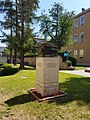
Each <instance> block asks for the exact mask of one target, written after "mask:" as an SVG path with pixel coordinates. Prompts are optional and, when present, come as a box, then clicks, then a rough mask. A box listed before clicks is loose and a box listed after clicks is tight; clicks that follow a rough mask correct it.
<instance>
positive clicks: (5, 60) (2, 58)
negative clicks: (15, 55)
mask: <svg viewBox="0 0 90 120" xmlns="http://www.w3.org/2000/svg"><path fill="white" fill-rule="evenodd" d="M5 62H7V57H2V56H0V64H1V63H5Z"/></svg>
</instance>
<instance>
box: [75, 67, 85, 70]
mask: <svg viewBox="0 0 90 120" xmlns="http://www.w3.org/2000/svg"><path fill="white" fill-rule="evenodd" d="M85 68H86V67H85V66H76V67H75V70H85Z"/></svg>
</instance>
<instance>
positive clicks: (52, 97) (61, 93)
mask: <svg viewBox="0 0 90 120" xmlns="http://www.w3.org/2000/svg"><path fill="white" fill-rule="evenodd" d="M28 93H30V94H32V95H33V96H34V97H35V98H36V99H37V100H38V101H39V102H42V101H44V100H52V99H55V98H59V97H65V96H67V93H64V92H62V91H60V90H59V91H58V94H56V95H50V96H42V95H41V94H40V93H38V92H37V91H36V89H35V88H31V89H29V90H28Z"/></svg>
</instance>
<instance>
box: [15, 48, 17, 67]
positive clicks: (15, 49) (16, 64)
mask: <svg viewBox="0 0 90 120" xmlns="http://www.w3.org/2000/svg"><path fill="white" fill-rule="evenodd" d="M14 52H15V53H14V57H15V59H14V65H17V50H16V49H15V50H14Z"/></svg>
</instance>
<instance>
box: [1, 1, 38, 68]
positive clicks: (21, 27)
mask: <svg viewBox="0 0 90 120" xmlns="http://www.w3.org/2000/svg"><path fill="white" fill-rule="evenodd" d="M3 1H4V0H3ZM7 1H11V0H6V2H3V5H2V4H1V3H0V5H1V8H3V7H5V4H4V3H6V5H7ZM11 2H12V3H13V4H12V5H13V7H12V9H14V14H11V13H10V9H8V10H7V14H6V15H7V17H8V18H9V19H10V18H11V19H10V20H9V22H10V29H11V35H9V36H8V38H9V39H8V42H9V41H10V40H11V43H12V48H13V49H15V56H16V51H17V50H18V51H19V53H20V55H21V62H20V68H22V69H23V68H24V54H25V52H26V51H27V50H30V49H32V47H33V45H34V44H33V42H34V41H33V36H32V29H31V24H32V23H33V20H34V19H35V11H36V9H37V8H38V0H15V1H14V0H13V1H11ZM5 10H6V9H5ZM9 15H11V16H10V17H9ZM5 20H6V19H5ZM7 23H8V22H7ZM7 28H9V24H7ZM10 36H11V37H10ZM9 43H10V42H9ZM15 59H16V57H15ZM15 61H16V60H15ZM15 64H16V63H15Z"/></svg>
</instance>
